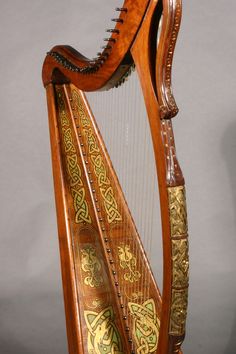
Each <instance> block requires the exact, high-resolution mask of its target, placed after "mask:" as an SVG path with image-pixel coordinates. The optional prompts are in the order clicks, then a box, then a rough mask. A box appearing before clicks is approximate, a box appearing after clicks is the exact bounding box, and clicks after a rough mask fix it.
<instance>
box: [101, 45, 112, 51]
mask: <svg viewBox="0 0 236 354" xmlns="http://www.w3.org/2000/svg"><path fill="white" fill-rule="evenodd" d="M101 49H107V50H108V49H112V46H110V45H109V44H108V45H103V46H102V47H101Z"/></svg>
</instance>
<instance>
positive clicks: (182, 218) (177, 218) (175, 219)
mask: <svg viewBox="0 0 236 354" xmlns="http://www.w3.org/2000/svg"><path fill="white" fill-rule="evenodd" d="M168 195H169V210H170V226H171V236H172V237H174V236H181V235H185V234H187V232H188V224H187V212H186V199H185V188H184V186H178V187H169V188H168Z"/></svg>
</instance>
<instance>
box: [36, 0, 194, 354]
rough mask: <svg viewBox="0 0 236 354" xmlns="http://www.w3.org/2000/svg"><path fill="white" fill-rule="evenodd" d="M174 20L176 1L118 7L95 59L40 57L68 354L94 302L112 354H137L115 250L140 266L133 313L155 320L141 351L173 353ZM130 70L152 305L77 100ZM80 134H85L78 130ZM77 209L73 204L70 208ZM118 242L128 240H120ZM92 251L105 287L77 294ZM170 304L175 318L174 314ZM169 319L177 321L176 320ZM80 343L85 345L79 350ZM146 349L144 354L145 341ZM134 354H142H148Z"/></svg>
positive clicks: (179, 333)
mask: <svg viewBox="0 0 236 354" xmlns="http://www.w3.org/2000/svg"><path fill="white" fill-rule="evenodd" d="M161 19H162V20H161ZM180 19H181V0H162V1H161V0H159V1H157V0H150V1H143V0H136V1H132V0H126V1H125V2H124V5H123V11H120V17H119V20H118V21H117V24H116V27H115V29H114V30H113V32H112V34H111V38H110V41H108V43H109V46H108V48H105V49H104V51H103V53H101V55H100V56H99V57H98V58H97V59H94V60H90V59H87V58H85V57H84V56H82V55H81V54H80V53H78V52H77V51H75V50H74V49H73V48H71V47H67V46H56V47H54V48H53V49H52V50H51V51H50V52H49V54H48V55H47V57H46V59H45V62H44V66H43V82H44V85H45V87H46V91H47V97H48V112H49V126H50V137H51V148H52V163H53V175H54V186H55V196H56V206H57V218H58V233H59V243H60V253H61V267H62V278H63V289H64V300H65V310H66V322H67V334H68V344H69V352H70V354H72V353H73V354H76V353H80V354H82V353H87V350H88V349H87V347H86V346H87V345H92V344H91V343H90V342H89V340H88V339H87V336H86V330H85V328H86V326H88V319H87V318H86V314H87V312H88V310H87V308H86V306H85V305H84V304H86V301H88V302H89V301H90V300H91V301H93V300H94V299H96V301H98V302H97V304H99V301H102V299H107V300H106V301H105V303H104V304H100V305H96V306H97V307H96V311H95V312H94V313H97V314H98V313H99V311H100V313H101V311H102V310H104V309H107V308H112V309H113V310H114V313H115V315H116V316H115V319H114V328H117V333H120V334H121V338H122V339H121V340H120V341H119V340H118V339H116V340H117V342H116V346H118V347H119V346H120V348H122V352H124V353H125V354H128V353H130V352H131V353H136V352H137V351H138V350H139V349H140V348H138V345H137V338H136V341H135V340H134V337H135V335H134V331H133V330H132V329H131V328H132V326H133V325H134V323H135V321H133V319H132V318H131V317H129V314H130V311H131V312H132V310H130V309H131V308H132V304H133V303H134V302H135V300H134V298H133V297H132V296H134V292H132V291H131V290H132V289H131V290H130V287H129V286H128V285H127V281H126V282H125V281H124V273H123V271H122V270H121V269H120V268H119V263H120V259H119V257H118V255H119V251H118V250H121V251H122V247H123V246H124V247H125V246H127V247H129V252H130V253H129V254H131V255H132V250H133V249H135V250H137V252H136V258H137V259H138V260H142V262H141V264H142V267H141V268H142V269H141V268H140V269H139V268H137V269H135V271H136V272H137V273H136V274H137V278H139V274H140V279H142V277H143V276H144V275H145V276H146V277H147V278H148V279H149V283H148V284H149V290H148V292H147V291H146V290H145V289H146V288H145V286H144V285H143V287H141V288H139V287H137V288H135V294H136V293H137V292H138V293H139V295H138V298H137V299H136V301H137V303H139V304H140V305H141V304H143V303H145V302H146V301H148V300H150V299H153V301H154V302H153V304H154V305H155V308H156V313H157V317H158V318H160V329H159V325H158V330H159V341H158V346H157V348H155V346H153V347H152V348H153V349H152V350H151V349H150V348H151V347H149V350H150V353H151V352H153V353H158V354H171V353H181V349H180V346H181V344H182V342H183V340H184V326H185V316H186V295H187V286H188V278H187V270H188V256H187V248H186V247H187V246H186V247H185V248H184V250H183V252H184V253H183V254H184V256H185V258H184V262H185V264H184V267H185V268H184V270H183V271H182V273H183V274H182V273H181V274H182V278H181V279H180V280H181V281H180V286H178V287H177V288H176V286H175V281H174V271H175V266H176V264H175V258H174V256H173V252H174V248H173V247H174V246H173V245H174V242H175V241H176V242H179V243H181V246H182V245H183V244H184V243H186V244H187V226H186V225H185V224H186V221H185V220H182V219H181V215H180V216H177V218H178V217H180V220H178V219H177V224H178V221H179V224H180V231H178V232H177V233H176V232H175V231H173V220H171V209H170V207H171V199H170V198H171V193H172V192H174V193H175V192H176V191H177V192H179V193H180V195H181V196H182V195H184V194H183V193H184V192H183V188H182V186H184V178H183V174H182V171H181V169H180V166H179V163H178V160H177V157H176V149H175V143H174V135H173V129H172V123H171V119H172V118H173V117H174V116H175V115H176V114H177V112H178V109H177V106H176V103H175V100H174V97H173V92H172V87H171V70H172V60H173V54H174V48H175V43H176V40H177V35H178V31H179V26H180ZM160 20H161V21H162V22H161V26H159V24H160ZM157 38H159V39H158V45H156V43H157ZM133 64H135V66H136V69H137V72H138V75H139V79H140V83H141V87H142V91H143V95H144V99H145V104H146V109H147V113H148V117H149V123H150V130H151V134H152V141H153V148H154V154H155V159H156V167H157V176H158V185H159V193H160V203H161V218H162V233H163V293H162V296H160V293H159V290H158V287H157V286H156V284H155V281H154V279H153V276H152V272H151V270H150V266H149V262H148V259H147V258H146V255H145V252H144V250H143V247H142V244H141V241H140V238H139V235H138V234H137V231H136V227H135V225H134V222H133V220H132V216H131V214H130V211H129V209H128V206H127V203H126V201H125V197H124V195H123V192H122V190H121V188H120V185H119V181H118V179H117V176H116V174H115V171H114V169H113V167H112V163H111V161H110V158H109V156H108V154H107V151H106V148H105V146H104V143H103V141H102V137H101V136H100V133H99V130H98V127H97V126H96V122H95V119H94V117H93V115H92V112H91V110H90V107H89V104H88V102H87V100H86V98H85V96H84V94H83V91H97V90H105V89H108V88H112V87H114V86H117V85H119V84H120V83H121V82H122V81H123V79H124V77H125V76H126V75H127V74H128V72H129V70H130V68H131V67H132V65H133ZM78 102H79V103H78ZM84 122H85V123H84ZM86 122H87V123H86ZM86 124H87V125H88V126H89V129H90V130H86ZM68 132H69V133H68ZM68 134H69V135H68ZM88 137H89V138H88ZM89 139H90V140H89ZM91 139H93V148H94V144H95V151H96V153H95V155H92V154H90V153H91V146H90V142H91ZM68 142H69V143H68ZM68 144H69V145H68ZM68 151H69V153H68ZM95 159H97V160H98V159H99V161H100V165H99V166H100V167H99V171H100V170H101V166H102V169H103V172H102V173H103V174H104V173H105V176H106V178H107V179H108V181H109V183H110V188H111V189H110V190H109V193H110V192H111V191H112V192H111V193H112V194H111V195H110V196H109V198H111V199H110V201H111V200H112V203H113V207H114V208H113V209H112V215H111V216H109V215H108V214H109V210H108V209H107V208H108V206H107V204H106V201H104V193H105V192H108V191H107V190H104V188H101V186H100V185H99V176H98V172H97V171H98V165H94V161H95ZM68 161H69V162H68ZM68 163H69V165H68ZM68 166H69V167H68ZM79 166H80V167H79ZM75 171H77V172H76V173H77V177H76V179H75V176H74V173H75ZM104 171H105V172H104ZM78 176H79V177H78ZM103 177H104V176H103ZM78 178H79V180H80V187H79V188H80V189H76V188H77V187H75V186H78ZM81 183H82V184H81ZM81 186H82V187H81ZM81 193H82V194H81ZM82 195H83V200H82V197H81V196H82ZM76 198H77V199H76ZM81 200H82V201H81ZM77 202H78V203H79V204H76V203H77ZM181 202H182V201H181ZM78 205H79V207H80V209H79V210H78V208H79V207H78ZM177 207H178V205H177ZM179 207H180V214H184V213H185V210H184V206H183V205H180V206H179ZM80 212H82V213H84V216H83V217H84V218H85V219H84V222H81V220H78V217H81V216H80V214H79V213H80ZM114 213H115V214H114ZM116 213H117V214H116ZM78 215H79V216H78ZM114 215H115V216H114ZM109 217H110V218H111V219H112V218H113V220H114V218H115V217H116V220H115V222H114V224H113V223H112V222H110V220H111V219H109ZM76 218H77V219H76ZM174 221H176V220H174ZM177 226H178V225H177ZM125 233H128V234H130V235H132V237H131V236H130V238H129V237H128V238H124V234H125ZM79 236H80V237H79ZM173 240H174V242H173ZM88 245H89V247H90V248H88ZM86 247H87V248H86ZM93 247H94V249H96V250H98V253H99V257H98V258H100V259H102V265H101V268H102V269H103V273H101V274H100V275H98V279H101V278H99V277H102V278H103V279H105V280H103V281H104V283H103V287H99V284H97V285H98V286H97V287H95V288H96V289H94V287H92V286H91V287H90V288H89V287H88V286H86V287H85V286H84V285H83V282H84V281H85V279H84V278H83V277H82V275H81V274H82V270H81V267H82V264H83V261H85V258H81V257H82V256H80V255H81V254H84V255H85V253H86V252H85V251H86V250H88V249H89V250H90V251H91V250H92V249H93ZM90 251H89V252H90ZM179 251H182V249H181V250H180V249H179ZM83 252H84V253H83ZM91 252H92V251H91ZM121 257H122V255H121ZM134 261H135V260H134ZM134 264H135V262H134ZM183 277H185V278H183ZM90 280H91V279H90ZM87 281H88V280H87ZM137 282H138V279H137ZM98 283H99V281H98ZM183 284H184V285H183ZM176 294H177V296H178V298H177V300H178V305H179V308H180V309H179V310H178V309H177V310H176V307H175V296H176ZM179 294H180V295H181V294H183V296H185V298H183V299H181V296H180V295H179ZM130 299H131V300H130ZM132 299H133V300H132ZM91 304H92V303H90V305H91ZM99 306H100V307H99ZM177 307H178V306H177ZM98 309H100V310H99V311H98ZM113 310H112V311H113ZM175 311H179V313H176V316H175ZM94 316H95V315H94ZM178 316H180V317H181V319H180V320H178V319H177V323H175V324H174V327H173V325H171V323H172V324H173V318H174V319H175V317H176V318H178ZM112 318H113V317H112ZM178 321H179V323H178ZM156 328H157V324H156ZM173 328H174V329H173ZM114 333H116V331H115V332H114ZM114 338H115V337H114ZM86 341H88V342H89V343H90V344H86V343H87V342H86ZM90 341H92V339H91V337H90ZM117 343H118V344H117ZM147 343H148V344H149V345H150V343H149V342H148V340H147ZM117 350H118V349H117ZM146 350H148V349H146ZM120 351H121V350H120ZM144 353H147V354H148V353H149V351H146V352H144Z"/></svg>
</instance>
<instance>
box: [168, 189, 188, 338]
mask: <svg viewBox="0 0 236 354" xmlns="http://www.w3.org/2000/svg"><path fill="white" fill-rule="evenodd" d="M168 195H169V210H170V225H171V238H172V241H171V242H172V299H171V313H170V325H169V333H170V334H171V335H175V336H181V335H183V334H184V333H185V326H186V318H187V306H188V285H189V246H188V233H187V232H188V225H187V211H186V200H185V188H184V186H178V187H169V188H168Z"/></svg>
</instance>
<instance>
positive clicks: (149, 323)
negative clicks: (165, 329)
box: [128, 299, 160, 354]
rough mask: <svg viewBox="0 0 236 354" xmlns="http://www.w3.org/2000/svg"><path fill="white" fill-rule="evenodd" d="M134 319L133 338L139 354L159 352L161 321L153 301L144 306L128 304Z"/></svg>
mask: <svg viewBox="0 0 236 354" xmlns="http://www.w3.org/2000/svg"><path fill="white" fill-rule="evenodd" d="M128 307H129V310H130V313H131V315H132V317H133V336H134V339H135V342H136V345H137V354H150V353H154V352H155V351H156V350H157V345H158V337H159V329H160V320H159V318H158V317H157V314H156V308H155V303H154V300H153V299H149V300H147V301H145V302H144V303H143V304H142V305H140V304H136V303H133V302H129V303H128Z"/></svg>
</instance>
